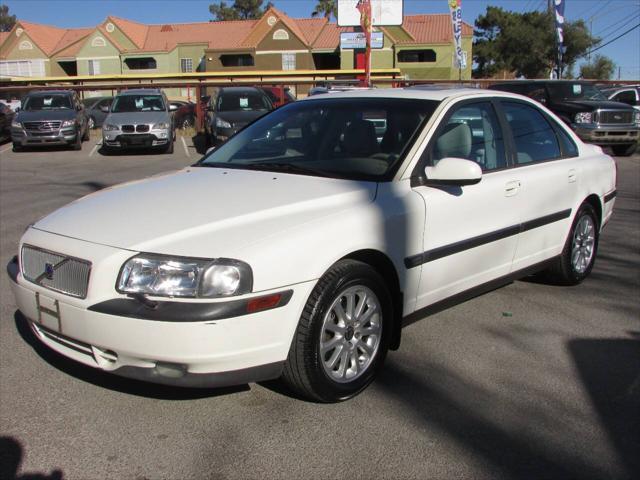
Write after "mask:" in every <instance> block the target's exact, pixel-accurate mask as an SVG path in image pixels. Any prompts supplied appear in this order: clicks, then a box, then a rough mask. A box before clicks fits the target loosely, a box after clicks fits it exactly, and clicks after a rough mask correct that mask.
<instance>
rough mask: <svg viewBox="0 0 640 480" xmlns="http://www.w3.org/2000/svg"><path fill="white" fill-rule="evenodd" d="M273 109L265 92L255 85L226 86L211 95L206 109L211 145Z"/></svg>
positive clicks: (216, 143)
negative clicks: (209, 104)
mask: <svg viewBox="0 0 640 480" xmlns="http://www.w3.org/2000/svg"><path fill="white" fill-rule="evenodd" d="M270 110H273V103H272V102H271V100H270V99H269V97H268V96H267V94H266V93H265V92H264V91H263V90H262V89H259V88H255V87H226V88H221V89H219V90H218V93H217V95H216V96H215V97H212V101H211V106H210V107H209V108H208V111H209V112H211V116H210V117H209V135H210V140H211V144H212V145H218V144H220V143H222V142H224V141H225V140H227V139H228V138H229V137H230V136H231V135H233V134H235V133H236V132H237V131H238V130H240V129H241V128H243V127H244V126H245V125H247V124H248V123H251V122H253V121H254V120H255V119H256V118H259V117H261V116H262V115H264V114H265V113H267V112H269V111H270Z"/></svg>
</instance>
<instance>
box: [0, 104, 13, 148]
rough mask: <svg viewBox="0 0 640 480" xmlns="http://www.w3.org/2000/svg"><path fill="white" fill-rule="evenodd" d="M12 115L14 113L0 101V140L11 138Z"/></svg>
mask: <svg viewBox="0 0 640 480" xmlns="http://www.w3.org/2000/svg"><path fill="white" fill-rule="evenodd" d="M14 116H15V113H14V112H13V110H11V108H9V106H8V105H5V104H4V103H0V141H2V142H4V141H5V140H7V139H10V138H11V122H13V117H14Z"/></svg>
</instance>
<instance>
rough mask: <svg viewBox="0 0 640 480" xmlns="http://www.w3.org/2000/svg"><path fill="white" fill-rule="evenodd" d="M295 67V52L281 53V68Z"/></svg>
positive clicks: (289, 68)
mask: <svg viewBox="0 0 640 480" xmlns="http://www.w3.org/2000/svg"><path fill="white" fill-rule="evenodd" d="M295 69H296V54H295V53H286V52H285V53H283V54H282V70H295Z"/></svg>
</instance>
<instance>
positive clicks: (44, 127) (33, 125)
mask: <svg viewBox="0 0 640 480" xmlns="http://www.w3.org/2000/svg"><path fill="white" fill-rule="evenodd" d="M60 125H62V122H60V121H51V122H24V128H26V129H27V130H32V131H36V132H42V131H51V130H59V129H60Z"/></svg>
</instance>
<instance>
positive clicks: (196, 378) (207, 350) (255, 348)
mask: <svg viewBox="0 0 640 480" xmlns="http://www.w3.org/2000/svg"><path fill="white" fill-rule="evenodd" d="M47 236H48V235H47ZM69 240H70V239H69ZM70 241H71V242H72V244H73V243H76V242H79V241H74V240H70ZM82 243H85V242H82ZM72 247H73V245H72ZM105 249H107V250H108V249H111V247H103V246H100V247H99V250H98V253H100V250H101V251H103V252H107V250H105ZM114 250H117V249H114ZM68 253H69V254H71V253H73V252H68ZM107 253H108V252H107ZM130 254H131V252H126V256H127V257H128V256H130ZM99 256H101V255H97V256H96V257H94V258H91V261H92V262H93V270H92V274H91V275H92V278H91V279H90V283H89V285H90V290H89V295H88V296H87V298H86V299H78V298H72V297H69V296H67V295H64V294H61V293H57V292H55V291H52V290H49V289H46V288H44V287H42V286H40V285H36V284H34V283H31V282H29V281H27V280H26V279H24V278H23V276H22V274H21V273H20V272H19V268H18V263H17V258H16V260H15V261H14V262H12V263H10V264H9V265H8V267H7V269H8V273H9V277H10V278H11V280H12V281H11V282H10V284H11V290H12V292H13V294H14V297H15V301H16V305H17V307H18V309H19V310H20V312H22V314H23V315H24V316H25V317H26V318H27V320H28V322H29V325H30V327H31V329H32V331H33V332H34V334H35V336H36V337H37V338H38V339H39V340H40V341H41V342H42V343H44V344H45V345H47V346H48V347H50V348H51V349H53V350H55V351H57V352H58V353H60V354H62V355H64V356H66V357H69V358H71V359H73V360H76V361H78V362H80V363H83V364H85V365H88V366H90V367H93V368H98V369H101V370H103V371H107V372H111V373H114V374H117V375H121V376H125V377H130V378H135V379H141V380H145V381H150V382H154V383H163V384H169V385H177V386H196V387H221V386H228V385H238V384H244V383H248V382H256V381H262V380H267V379H272V378H276V377H278V376H279V375H280V373H281V370H282V367H283V364H284V361H285V360H286V358H287V355H288V352H289V348H290V345H291V341H292V338H293V335H294V333H295V329H296V327H297V323H298V319H299V318H300V315H301V313H302V309H303V307H304V304H305V303H306V300H307V298H308V296H309V294H310V293H311V289H312V288H313V286H314V284H315V282H305V283H301V284H298V285H295V286H293V287H287V288H286V289H284V291H285V292H290V293H288V300H287V302H286V303H285V304H284V305H281V306H276V307H275V308H272V309H269V310H264V311H260V312H258V313H247V312H246V311H245V312H239V311H238V310H237V308H236V307H237V305H236V306H235V307H234V306H233V305H232V303H233V302H237V301H242V300H243V299H244V300H248V299H251V298H255V297H259V296H264V295H268V294H272V293H277V292H283V289H280V290H274V291H268V292H260V293H258V294H251V295H248V296H243V297H240V298H236V299H235V300H232V301H229V300H228V299H227V300H222V301H208V302H204V301H202V300H199V301H198V300H192V301H185V300H175V301H174V300H172V301H171V302H167V303H170V304H171V305H170V306H168V307H167V308H163V307H161V308H155V309H153V308H150V307H145V306H144V305H142V304H139V305H138V304H137V303H138V302H137V301H135V300H132V299H130V298H128V297H126V296H120V295H118V294H117V292H115V289H114V285H115V277H114V278H108V279H105V278H104V276H105V275H104V269H101V265H100V262H99V261H98V258H97V257H99ZM119 261H120V260H119V259H118V262H119ZM113 263H114V262H113V259H105V261H104V262H103V264H111V265H113ZM113 275H117V271H116V273H114V274H113ZM94 279H95V283H94ZM106 284H110V289H111V290H112V291H111V292H108V295H109V296H110V297H112V300H116V302H115V303H113V304H110V303H109V301H108V300H105V299H106V298H107V297H106V296H104V295H102V296H97V295H96V294H95V292H93V291H92V287H94V288H98V287H101V286H103V285H106ZM165 300H166V299H165ZM123 302H124V303H125V304H127V303H129V304H130V305H129V307H126V308H125V310H126V311H122V310H118V309H119V308H120V309H121V308H123V305H122V304H123ZM283 303H284V302H283ZM133 304H136V305H137V306H133V307H132V306H131V305H133ZM180 304H182V305H184V308H182V309H181V308H179V307H180ZM194 306H195V308H194ZM136 308H137V309H138V310H139V311H136ZM234 308H236V310H235V311H234V310H233V309H234ZM105 312H109V313H105ZM140 312H141V313H140Z"/></svg>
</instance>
